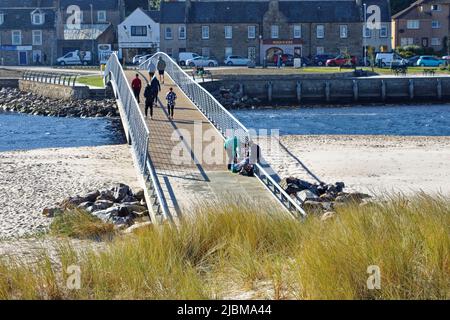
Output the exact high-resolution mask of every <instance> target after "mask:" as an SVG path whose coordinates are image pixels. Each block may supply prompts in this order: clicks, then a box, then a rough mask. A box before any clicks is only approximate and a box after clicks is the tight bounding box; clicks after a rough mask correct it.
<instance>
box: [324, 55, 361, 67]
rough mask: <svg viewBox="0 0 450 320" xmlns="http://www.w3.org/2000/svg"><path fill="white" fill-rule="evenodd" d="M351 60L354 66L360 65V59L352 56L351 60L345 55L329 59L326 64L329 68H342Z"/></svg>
mask: <svg viewBox="0 0 450 320" xmlns="http://www.w3.org/2000/svg"><path fill="white" fill-rule="evenodd" d="M349 59H350V63H351V65H352V66H355V65H356V64H357V63H358V59H357V58H356V57H355V56H350V58H348V57H346V56H345V55H343V54H340V55H338V56H337V57H336V58H333V59H328V60H327V62H326V66H327V67H340V66H342V65H344V64H345V63H347V62H348V60H349Z"/></svg>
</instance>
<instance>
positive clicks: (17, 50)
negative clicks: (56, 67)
mask: <svg viewBox="0 0 450 320" xmlns="http://www.w3.org/2000/svg"><path fill="white" fill-rule="evenodd" d="M55 38H56V30H55V7H54V3H53V0H1V1H0V64H1V65H50V64H52V63H53V62H54V61H55V59H56V49H57V48H56V42H55Z"/></svg>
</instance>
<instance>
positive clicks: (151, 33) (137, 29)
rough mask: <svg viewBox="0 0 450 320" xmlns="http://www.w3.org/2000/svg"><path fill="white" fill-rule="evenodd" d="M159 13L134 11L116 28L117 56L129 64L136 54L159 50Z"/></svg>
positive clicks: (138, 9)
mask: <svg viewBox="0 0 450 320" xmlns="http://www.w3.org/2000/svg"><path fill="white" fill-rule="evenodd" d="M159 16H160V12H159V11H145V10H142V9H141V8H137V9H136V10H134V11H133V12H132V13H131V14H130V15H129V16H128V17H127V18H126V19H125V20H124V21H123V22H122V23H121V24H119V28H118V37H119V54H121V55H122V57H123V58H125V61H126V62H130V61H131V60H132V59H133V57H134V56H135V55H137V54H144V53H154V52H157V51H158V50H159V46H160V42H159V37H160V28H159Z"/></svg>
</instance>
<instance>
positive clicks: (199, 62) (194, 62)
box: [186, 56, 219, 67]
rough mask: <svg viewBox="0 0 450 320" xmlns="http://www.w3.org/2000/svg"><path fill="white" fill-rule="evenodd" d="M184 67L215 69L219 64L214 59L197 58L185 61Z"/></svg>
mask: <svg viewBox="0 0 450 320" xmlns="http://www.w3.org/2000/svg"><path fill="white" fill-rule="evenodd" d="M186 65H187V66H189V67H217V66H219V63H218V62H217V60H215V59H211V58H209V57H202V56H198V57H195V58H194V59H188V60H186Z"/></svg>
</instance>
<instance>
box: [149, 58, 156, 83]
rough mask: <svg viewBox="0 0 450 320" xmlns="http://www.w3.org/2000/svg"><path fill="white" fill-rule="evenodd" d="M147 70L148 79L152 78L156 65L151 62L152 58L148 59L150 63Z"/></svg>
mask: <svg viewBox="0 0 450 320" xmlns="http://www.w3.org/2000/svg"><path fill="white" fill-rule="evenodd" d="M147 71H148V74H149V75H150V79H152V78H153V76H154V75H155V73H156V65H155V64H154V63H153V60H150V64H149V65H148V69H147Z"/></svg>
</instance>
